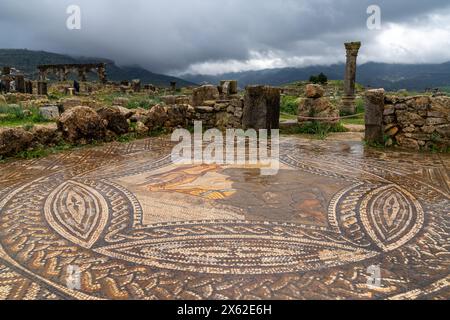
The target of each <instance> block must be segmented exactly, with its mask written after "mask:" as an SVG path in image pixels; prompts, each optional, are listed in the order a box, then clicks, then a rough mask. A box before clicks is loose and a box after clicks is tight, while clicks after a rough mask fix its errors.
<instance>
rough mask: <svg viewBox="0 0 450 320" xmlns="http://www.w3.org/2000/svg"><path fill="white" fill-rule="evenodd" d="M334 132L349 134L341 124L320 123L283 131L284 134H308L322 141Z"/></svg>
mask: <svg viewBox="0 0 450 320" xmlns="http://www.w3.org/2000/svg"><path fill="white" fill-rule="evenodd" d="M333 132H347V129H345V128H344V126H343V125H342V124H341V123H337V124H325V123H320V122H310V123H305V124H303V125H299V126H295V127H291V128H286V129H283V130H281V133H282V134H289V135H292V134H307V135H312V136H314V137H315V138H317V139H320V140H324V139H326V138H327V137H328V136H329V134H330V133H333Z"/></svg>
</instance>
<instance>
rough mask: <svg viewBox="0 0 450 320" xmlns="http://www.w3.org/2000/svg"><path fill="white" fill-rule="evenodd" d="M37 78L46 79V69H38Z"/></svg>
mask: <svg viewBox="0 0 450 320" xmlns="http://www.w3.org/2000/svg"><path fill="white" fill-rule="evenodd" d="M39 80H40V81H46V80H47V70H45V69H39Z"/></svg>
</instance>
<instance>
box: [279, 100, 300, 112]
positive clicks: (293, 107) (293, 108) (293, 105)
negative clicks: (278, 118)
mask: <svg viewBox="0 0 450 320" xmlns="http://www.w3.org/2000/svg"><path fill="white" fill-rule="evenodd" d="M281 113H286V114H292V115H297V113H298V98H297V97H293V96H283V97H281Z"/></svg>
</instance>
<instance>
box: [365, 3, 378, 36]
mask: <svg viewBox="0 0 450 320" xmlns="http://www.w3.org/2000/svg"><path fill="white" fill-rule="evenodd" d="M367 14H368V15H369V17H368V18H367V28H368V29H369V30H381V8H380V6H378V5H375V4H374V5H371V6H369V7H368V8H367Z"/></svg>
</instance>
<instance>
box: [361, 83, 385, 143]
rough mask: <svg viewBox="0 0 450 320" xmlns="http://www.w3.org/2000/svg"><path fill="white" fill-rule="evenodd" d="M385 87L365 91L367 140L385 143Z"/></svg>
mask: <svg viewBox="0 0 450 320" xmlns="http://www.w3.org/2000/svg"><path fill="white" fill-rule="evenodd" d="M384 95H385V93H384V89H375V90H368V91H366V93H365V96H364V97H365V104H366V137H365V139H366V141H367V142H369V143H380V144H383V143H384V134H383V113H384Z"/></svg>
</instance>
